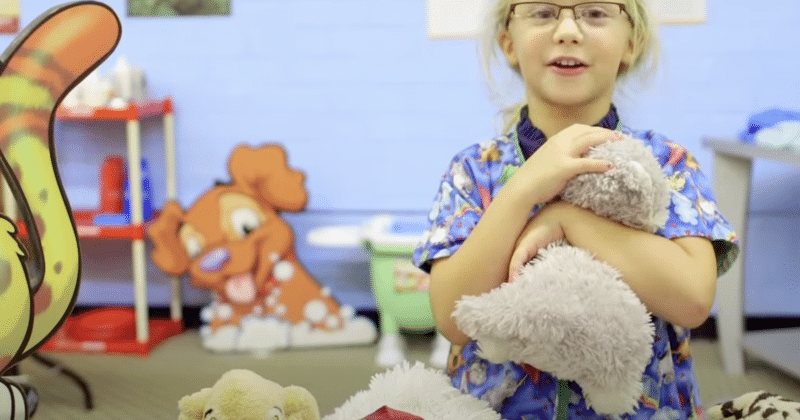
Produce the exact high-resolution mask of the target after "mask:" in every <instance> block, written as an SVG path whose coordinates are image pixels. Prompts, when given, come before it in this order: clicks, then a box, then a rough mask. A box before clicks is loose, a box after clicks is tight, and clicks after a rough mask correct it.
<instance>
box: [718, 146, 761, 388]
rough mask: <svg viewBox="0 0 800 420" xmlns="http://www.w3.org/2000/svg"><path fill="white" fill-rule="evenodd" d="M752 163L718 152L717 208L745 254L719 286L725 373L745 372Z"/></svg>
mask: <svg viewBox="0 0 800 420" xmlns="http://www.w3.org/2000/svg"><path fill="white" fill-rule="evenodd" d="M751 174H752V160H751V159H749V158H743V157H738V156H732V155H726V154H723V153H716V154H715V159H714V189H715V194H716V196H717V205H718V206H719V209H720V211H721V212H722V214H723V215H724V216H725V217H726V218H727V219H728V221H730V223H731V225H732V226H733V229H734V230H735V231H736V233H737V235H738V236H739V247H740V249H741V252H740V254H739V258H738V259H737V260H736V261H735V262H734V263H733V265H732V266H731V268H730V270H728V272H727V273H726V274H725V275H723V276H722V277H721V278H720V279H719V282H718V284H717V299H718V302H719V306H718V307H719V312H718V313H717V335H718V337H719V345H720V352H721V353H722V362H723V366H724V368H725V372H726V373H727V374H728V375H741V374H743V373H744V352H743V350H742V341H743V337H744V282H743V278H744V259H745V236H746V233H747V215H748V209H749V202H750V184H751Z"/></svg>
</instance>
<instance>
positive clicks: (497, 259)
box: [429, 125, 620, 344]
mask: <svg viewBox="0 0 800 420" xmlns="http://www.w3.org/2000/svg"><path fill="white" fill-rule="evenodd" d="M619 138H620V136H619V135H618V134H617V133H615V132H613V131H610V130H606V129H604V128H598V127H589V126H582V125H574V126H571V127H569V128H567V129H565V130H564V131H562V132H561V133H559V134H557V135H555V136H553V137H552V138H551V139H549V140H548V141H547V142H546V143H545V144H544V145H543V146H542V147H541V148H540V149H539V150H538V151H537V152H536V153H534V154H533V156H531V158H529V159H528V160H527V161H526V162H525V164H523V165H522V166H521V167H520V168H519V169H518V170H517V172H516V173H515V174H514V176H512V177H511V179H510V180H509V181H508V182H507V183H506V184H505V185H504V186H503V187H502V189H501V190H500V191H499V192H498V193H497V195H496V196H495V197H494V199H493V200H492V203H491V204H490V205H489V206H488V207H487V208H486V209H485V211H484V213H483V215H482V216H481V218H480V220H479V221H478V223H477V224H476V225H475V227H474V228H473V230H472V232H470V234H469V236H468V237H467V238H466V240H465V241H464V242H463V243H462V244H461V247H460V248H459V249H458V250H457V251H456V252H455V253H454V254H453V255H451V256H450V257H446V258H441V259H437V260H435V261H434V262H433V263H432V266H431V271H430V274H431V276H430V287H429V295H430V301H431V310H432V311H433V316H434V320H435V321H436V327H437V329H438V331H439V332H441V333H442V334H443V335H444V336H445V337H446V338H447V339H448V340H449V341H450V342H451V343H454V344H465V343H466V342H467V341H469V337H467V336H466V335H464V334H463V333H462V332H461V331H460V330H459V329H458V327H457V326H456V324H455V320H454V319H453V318H452V316H451V315H452V313H453V310H454V309H455V303H456V302H457V301H458V300H459V299H461V297H462V296H466V295H473V296H477V295H480V294H482V293H485V292H487V291H489V290H491V289H493V288H495V287H497V286H499V285H500V284H501V283H503V282H505V281H506V280H508V264H509V261H510V259H511V254H512V252H513V251H514V249H515V244H516V241H517V238H519V235H520V233H521V232H522V230H523V228H524V227H525V225H526V223H528V220H529V217H530V213H531V210H532V209H533V207H534V206H535V205H536V204H538V203H542V202H546V201H549V200H551V199H552V198H553V197H554V196H555V195H556V194H558V193H559V192H560V191H561V190H562V189H563V188H564V185H565V184H566V183H567V182H568V181H569V180H570V179H572V178H573V177H574V176H575V175H578V174H581V173H586V172H602V171H606V170H608V169H610V165H609V163H608V162H605V161H600V160H595V159H587V158H583V157H582V156H583V155H584V154H585V153H586V152H587V151H588V150H589V149H590V148H591V147H593V146H595V145H597V144H601V143H604V142H606V141H609V140H613V139H619Z"/></svg>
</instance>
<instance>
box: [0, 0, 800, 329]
mask: <svg viewBox="0 0 800 420" xmlns="http://www.w3.org/2000/svg"><path fill="white" fill-rule="evenodd" d="M21 3H22V16H21V20H22V22H23V24H27V23H28V22H30V21H31V20H32V19H33V18H35V17H36V16H37V15H38V14H39V13H40V12H42V11H44V10H46V9H47V8H49V7H50V6H52V4H53V1H52V0H22V2H21ZM739 3H740V2H730V1H729V0H708V1H707V8H708V22H707V23H706V24H704V25H676V26H665V27H662V28H661V30H660V35H661V38H662V54H661V58H662V60H661V65H660V70H659V73H658V74H657V75H656V76H655V77H654V78H653V81H652V82H651V83H650V84H649V85H647V86H645V87H641V86H639V85H636V84H631V85H629V86H628V87H627V88H626V89H625V90H624V94H623V95H620V97H619V98H618V99H617V101H616V102H617V105H618V107H619V108H620V110H621V112H622V115H623V118H624V119H625V120H626V122H627V123H628V124H629V125H631V126H636V127H642V128H653V129H656V130H658V131H661V132H663V133H665V134H667V135H668V136H670V137H671V138H672V139H673V140H675V141H677V142H680V143H682V144H684V145H685V146H687V147H688V148H689V149H690V150H691V151H692V152H694V153H695V155H696V156H697V159H698V161H699V162H700V164H701V165H702V167H704V168H705V170H706V172H707V174H708V175H709V176H710V175H711V172H712V167H713V166H712V159H711V155H710V153H709V152H708V151H707V150H704V149H703V148H702V146H701V143H700V141H701V139H702V138H703V137H704V136H720V137H734V136H736V135H737V133H738V132H739V131H740V130H741V129H742V128H743V127H744V126H745V123H746V120H747V118H748V117H749V116H750V115H751V114H753V113H756V112H759V111H762V110H764V109H767V108H772V107H781V108H789V109H795V110H796V109H800V79H798V76H797V74H798V71H800V36H798V35H800V34H798V29H797V23H796V20H795V17H796V16H797V15H798V12H800V3H798V2H796V1H795V0H773V1H770V2H767V3H764V4H761V5H760V6H759V7H760V8H762V9H767V10H770V12H768V13H767V12H765V13H754V11H753V8H752V7H750V6H744V5H741V4H739ZM108 4H109V5H110V6H111V7H113V8H114V9H115V10H117V12H118V13H119V15H120V18H121V20H122V24H123V38H122V41H121V42H120V45H119V47H118V49H117V51H116V52H115V54H114V55H113V56H112V57H111V58H110V59H109V61H108V62H107V63H106V64H104V65H103V66H101V68H100V71H101V72H107V71H109V70H110V69H111V68H112V67H113V64H114V62H115V61H116V60H117V59H118V58H119V57H120V56H122V55H124V56H125V57H127V58H128V59H129V60H130V61H131V62H132V63H133V64H134V65H137V66H141V67H143V68H144V69H145V70H146V72H147V77H148V83H149V89H150V92H151V94H152V95H153V96H154V97H159V98H160V97H163V96H167V95H169V96H171V97H172V98H173V99H174V102H175V108H176V131H177V140H178V144H177V159H178V188H179V199H180V201H181V203H182V204H183V205H184V206H188V205H190V204H191V203H192V202H193V201H194V200H195V199H196V198H197V197H198V196H199V195H200V194H202V193H203V192H204V191H205V190H206V189H208V188H209V187H210V186H211V185H212V184H213V182H214V180H215V179H227V178H228V175H227V173H226V169H225V167H226V160H227V157H228V153H229V152H230V150H232V148H233V147H234V146H235V145H237V144H239V143H248V144H259V143H263V142H279V143H281V144H283V145H284V146H285V148H286V149H287V151H288V152H289V159H290V164H292V165H293V166H295V167H297V168H300V169H302V170H303V171H305V172H306V175H307V181H306V186H307V188H308V190H309V191H310V197H311V198H310V202H309V205H308V209H307V211H306V212H305V213H301V214H297V215H291V216H287V218H288V219H289V220H290V221H291V223H292V224H293V226H294V227H295V229H296V231H297V232H298V233H299V234H298V244H297V246H298V250H299V255H300V258H301V259H302V260H305V261H308V262H313V263H314V264H309V265H313V266H314V267H322V268H319V271H318V272H317V273H315V274H317V275H318V276H320V280H321V281H323V282H327V283H330V284H332V285H334V286H333V288H334V293H336V292H337V291H342V293H344V294H346V295H347V296H353V297H349V298H348V299H352V300H353V302H354V303H355V304H356V305H357V306H358V305H367V306H368V305H370V304H371V301H370V297H369V290H368V287H367V283H368V278H367V277H365V276H368V273H365V270H366V269H365V267H366V261H367V260H368V256H367V255H366V253H364V252H356V251H354V250H349V251H346V250H345V251H341V252H340V253H337V252H334V251H332V250H322V249H319V248H315V247H313V246H309V245H308V244H306V243H305V242H304V240H305V238H304V233H305V232H307V231H308V230H310V229H313V228H314V227H319V226H323V225H329V224H337V223H360V222H361V221H363V220H365V219H367V218H369V217H370V216H372V215H374V214H377V213H382V212H401V213H404V214H409V213H413V214H420V215H424V214H425V213H426V212H427V210H428V208H429V206H430V204H431V200H432V198H433V194H434V193H435V189H436V184H437V179H438V177H439V176H440V175H441V174H442V172H443V171H444V169H445V168H446V165H447V163H448V161H449V159H450V158H451V157H452V155H453V154H454V153H455V152H456V151H458V150H459V149H461V148H463V147H465V146H466V145H468V144H470V143H473V142H476V141H480V140H482V139H485V138H486V137H488V136H491V135H492V134H493V133H494V131H495V124H494V123H493V120H492V117H493V115H494V112H495V107H494V105H493V104H492V103H491V102H490V101H489V100H488V99H487V95H486V92H485V89H484V84H483V77H482V75H481V71H480V66H479V60H478V58H477V53H476V42H475V41H474V40H453V39H448V40H430V39H428V38H427V36H426V33H425V3H424V0H293V1H286V0H232V15H231V16H229V17H195V18H172V19H165V18H128V17H127V16H126V11H125V5H126V3H125V1H123V0H109V1H108ZM10 40H11V37H10V36H6V35H4V36H0V44H7V43H8V42H10ZM159 129H160V126H159V124H157V123H154V122H147V123H146V124H145V125H144V126H143V138H144V141H145V151H146V152H145V153H146V155H147V156H149V158H150V159H151V162H152V163H151V167H153V168H154V170H153V176H154V180H153V185H154V197H155V200H156V202H157V203H159V204H160V203H162V202H163V200H164V196H165V192H164V188H163V186H162V184H163V174H162V173H161V172H159V171H158V170H156V168H158V167H159V164H160V163H163V159H161V157H160V154H159V148H160V143H159V141H160V132H159ZM58 133H59V143H58V144H59V146H58V148H59V153H60V157H59V159H60V161H61V162H62V171H63V172H64V175H63V178H64V182H65V184H66V186H67V190H68V191H70V194H71V199H72V200H73V206H74V207H92V206H94V205H96V202H97V201H96V200H97V198H96V194H97V179H98V170H99V165H100V163H101V162H102V159H103V158H104V156H106V155H109V154H113V153H118V154H119V153H124V142H123V140H122V139H123V138H124V137H123V135H124V134H123V133H124V131H123V127H122V126H121V125H119V124H114V123H97V124H92V126H91V127H86V126H83V125H81V124H61V125H60V126H59V127H58ZM85 150H90V151H92V153H81V151H85ZM798 197H800V175H798V170H797V169H796V168H789V167H786V166H782V165H779V164H770V163H767V162H758V163H757V164H756V168H755V179H754V192H753V195H752V197H751V203H752V210H753V214H752V222H751V224H750V230H749V232H748V234H749V235H750V237H751V238H752V239H751V244H753V245H751V246H750V247H749V249H748V250H747V252H746V253H745V257H746V258H747V262H748V269H747V270H748V272H747V281H746V284H747V290H746V293H747V299H746V307H747V311H748V312H749V313H755V314H763V313H769V314H798V313H800V306H798V304H797V303H796V302H797V301H800V296H798V294H799V293H800V292H798V291H800V287H799V285H798V281H799V280H798V278H797V275H796V274H795V273H794V272H793V271H792V270H787V269H786V267H787V263H788V261H792V260H794V261H796V260H797V259H798V257H800V255H799V254H800V252H799V251H798V247H797V245H796V242H797V241H796V240H795V238H796V236H797V233H798V231H800V203H799V201H800V200H799V199H798ZM755 244H758V246H756V245H755ZM127 252H128V250H127V247H126V244H124V243H120V244H118V247H117V248H115V247H102V246H99V245H97V244H87V245H86V246H85V251H84V254H85V258H84V259H85V265H86V269H85V278H84V283H83V284H84V288H83V289H82V291H81V295H80V300H79V301H80V302H82V303H88V304H91V303H103V302H105V303H112V304H117V303H124V302H130V301H131V299H132V298H131V296H132V292H130V286H129V284H128V283H127V280H126V278H129V277H126V276H125V275H124V273H125V271H124V270H125V267H127V264H128V263H127V258H128V256H127ZM96 260H105V261H114V263H115V264H116V266H117V267H118V268H119V270H117V273H116V275H115V274H114V272H113V270H112V271H111V272H109V271H108V270H107V269H106V268H102V267H100V265H101V264H97V261H96ZM127 269H128V270H129V268H127ZM149 274H150V276H151V279H153V281H152V282H151V285H150V289H149V290H150V297H149V299H150V301H151V303H152V304H153V305H162V304H164V303H165V302H167V299H168V290H169V289H168V285H167V284H166V282H165V281H164V279H163V276H160V273H159V272H158V270H157V269H155V268H154V267H151V268H150V270H149ZM104 290H105V291H108V290H115V291H118V293H117V292H115V293H112V295H113V296H116V297H115V298H113V299H108V298H107V296H108V295H109V294H108V293H105V294H104V293H103V291H104ZM126 293H128V295H127V296H126ZM359 293H360V295H359ZM787 297H792V298H791V299H790V298H787ZM104 299H105V300H104ZM187 300H188V301H189V302H190V303H191V302H204V301H206V300H207V296H206V295H205V294H204V293H202V292H200V291H197V290H194V289H192V288H189V290H188V294H187Z"/></svg>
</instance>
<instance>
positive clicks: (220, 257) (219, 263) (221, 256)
mask: <svg viewBox="0 0 800 420" xmlns="http://www.w3.org/2000/svg"><path fill="white" fill-rule="evenodd" d="M229 259H231V254H230V253H229V252H228V250H227V249H225V248H216V249H213V250H211V251H209V252H208V253H207V254H206V255H205V257H203V260H202V261H200V269H201V270H203V271H207V272H212V273H213V272H217V271H219V270H222V267H223V266H224V265H225V263H226V262H228V260H229Z"/></svg>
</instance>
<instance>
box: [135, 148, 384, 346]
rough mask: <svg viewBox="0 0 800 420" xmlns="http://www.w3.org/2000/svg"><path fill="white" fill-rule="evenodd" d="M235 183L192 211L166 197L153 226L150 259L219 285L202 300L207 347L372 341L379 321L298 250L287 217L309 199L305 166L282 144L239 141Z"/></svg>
mask: <svg viewBox="0 0 800 420" xmlns="http://www.w3.org/2000/svg"><path fill="white" fill-rule="evenodd" d="M228 171H229V173H230V176H231V181H230V182H229V183H220V184H218V185H216V186H214V187H212V188H211V189H209V190H208V191H206V192H205V193H204V194H203V195H201V196H200V198H199V199H197V201H196V202H195V203H194V204H193V205H192V206H191V208H189V209H188V210H186V211H184V210H183V209H182V208H181V207H180V205H179V204H178V203H176V202H174V201H170V202H168V203H167V204H166V205H165V207H164V209H163V211H162V213H161V214H160V215H159V217H158V218H157V219H156V221H155V222H154V223H153V224H152V225H151V226H150V228H149V229H148V235H149V236H150V238H151V239H152V240H153V242H154V244H155V248H154V249H153V253H152V258H153V261H154V262H155V264H156V265H157V266H158V267H159V268H161V270H163V271H164V272H165V273H168V274H170V275H173V276H181V275H184V274H188V275H189V277H190V281H191V283H192V284H193V285H195V286H197V287H200V288H204V289H209V290H212V291H213V292H214V296H215V299H214V301H213V302H212V303H211V304H210V305H209V306H207V307H206V308H204V309H203V311H202V312H201V318H202V320H203V321H204V322H206V323H207V325H204V326H202V327H201V331H200V333H201V337H202V342H203V346H204V347H206V348H208V349H210V350H215V351H234V350H250V351H265V350H267V351H268V350H273V349H281V348H289V347H309V346H321V345H347V344H368V343H372V342H373V341H374V340H375V338H376V337H377V330H376V328H375V325H374V324H373V323H372V322H371V321H370V320H368V319H366V318H363V317H357V316H355V314H354V311H353V309H352V308H351V307H348V306H342V305H340V304H339V302H338V301H337V300H336V299H335V298H334V297H333V296H332V295H331V292H330V289H328V288H326V287H324V286H322V285H320V283H319V282H317V281H316V280H315V279H314V278H313V277H312V276H311V275H310V274H309V273H308V272H307V271H306V269H305V268H304V267H303V265H302V264H301V263H300V261H299V260H298V259H297V255H296V254H295V248H294V234H293V231H292V228H291V227H290V226H289V224H288V223H287V222H286V221H285V220H283V219H282V218H281V217H280V213H281V212H283V211H288V212H298V211H301V210H303V209H304V208H305V205H306V202H307V201H308V192H307V191H306V189H305V186H304V181H305V175H304V174H303V173H302V172H300V171H297V170H295V169H292V168H290V167H289V166H288V164H287V157H286V152H285V151H284V149H283V147H281V146H280V145H276V144H268V145H262V146H260V147H257V148H252V147H250V146H247V145H240V146H238V147H236V148H235V149H234V150H233V152H232V154H231V156H230V159H229V161H228Z"/></svg>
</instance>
